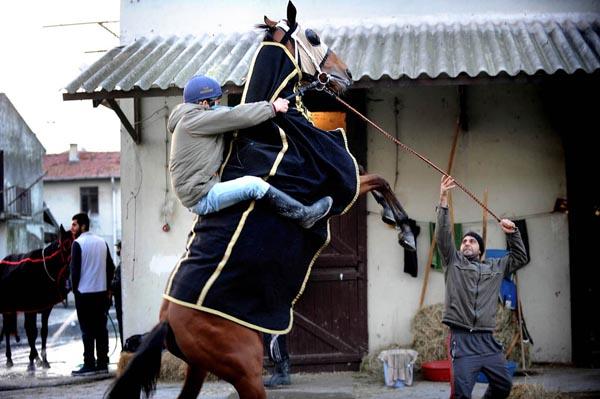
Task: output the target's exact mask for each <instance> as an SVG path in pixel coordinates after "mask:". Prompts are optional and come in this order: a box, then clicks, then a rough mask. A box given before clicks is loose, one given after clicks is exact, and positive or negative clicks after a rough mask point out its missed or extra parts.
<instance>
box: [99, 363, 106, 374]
mask: <svg viewBox="0 0 600 399" xmlns="http://www.w3.org/2000/svg"><path fill="white" fill-rule="evenodd" d="M96 374H108V365H107V364H99V365H98V366H96Z"/></svg>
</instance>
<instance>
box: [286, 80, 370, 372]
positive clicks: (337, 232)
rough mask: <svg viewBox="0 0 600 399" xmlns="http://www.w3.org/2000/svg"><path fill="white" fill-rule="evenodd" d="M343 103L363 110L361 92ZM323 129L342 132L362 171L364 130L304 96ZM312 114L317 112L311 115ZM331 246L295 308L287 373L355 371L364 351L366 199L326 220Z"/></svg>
mask: <svg viewBox="0 0 600 399" xmlns="http://www.w3.org/2000/svg"><path fill="white" fill-rule="evenodd" d="M346 100H347V101H350V103H351V104H352V105H353V106H355V107H357V108H359V109H364V93H363V92H360V91H355V92H352V93H350V94H349V95H348V96H346ZM304 102H305V104H306V105H307V107H308V108H309V109H310V110H311V111H313V112H314V121H315V124H316V125H317V126H319V127H321V128H322V129H325V130H330V129H333V128H335V127H344V128H345V129H346V133H347V137H348V142H349V146H350V149H351V151H352V153H353V155H354V156H355V157H356V158H357V161H358V162H359V163H360V164H362V165H363V166H365V167H366V164H365V161H366V142H367V141H366V128H365V126H364V124H362V123H361V122H360V121H359V120H358V119H357V118H356V117H354V116H353V115H351V114H347V113H346V112H345V111H346V110H344V109H341V108H340V107H339V105H337V103H336V102H334V101H333V100H332V99H330V98H328V97H325V96H318V97H317V96H310V95H309V96H306V97H305V99H304ZM315 111H317V112H315ZM330 223H331V224H330V225H331V242H330V244H329V246H328V247H327V248H326V249H325V250H324V251H323V253H322V254H321V256H320V257H319V258H318V259H317V261H316V262H315V264H314V265H313V269H312V273H311V276H310V278H309V281H308V283H307V285H306V289H305V291H304V294H303V295H302V297H301V298H300V300H299V301H298V303H297V304H296V307H295V314H294V327H293V329H292V331H291V333H290V334H289V336H288V346H289V351H290V355H291V363H292V371H294V372H296V371H337V370H357V369H358V366H359V365H360V361H361V358H362V356H363V355H364V354H365V353H366V352H367V350H368V331H367V258H366V254H367V248H366V245H367V233H366V200H365V198H364V197H360V198H359V199H358V201H357V202H356V203H355V205H354V206H353V207H352V208H351V209H350V211H349V212H348V213H347V214H345V215H343V216H340V217H335V218H333V219H332V220H331V222H330Z"/></svg>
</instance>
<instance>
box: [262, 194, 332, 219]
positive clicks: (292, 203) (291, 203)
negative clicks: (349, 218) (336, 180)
mask: <svg viewBox="0 0 600 399" xmlns="http://www.w3.org/2000/svg"><path fill="white" fill-rule="evenodd" d="M261 200H263V201H265V202H267V203H268V204H269V205H270V206H272V207H273V208H274V209H275V210H276V211H277V213H278V214H280V215H281V216H283V217H286V218H289V219H292V220H295V221H297V222H298V223H299V224H300V225H301V226H302V227H304V228H305V229H309V228H311V227H312V226H313V225H314V224H315V223H316V222H317V221H319V220H320V219H321V218H323V217H324V216H325V215H327V213H329V210H330V209H331V205H332V204H333V199H332V198H331V197H329V196H327V197H323V198H321V199H320V200H318V201H317V202H315V203H314V204H312V205H309V206H304V205H302V203H300V202H299V201H296V200H295V199H293V198H292V197H290V196H289V195H287V194H286V193H284V192H283V191H280V190H278V189H276V188H275V187H273V186H271V187H269V190H267V192H266V193H265V195H264V196H263V197H262V198H261Z"/></svg>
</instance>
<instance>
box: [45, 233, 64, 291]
mask: <svg viewBox="0 0 600 399" xmlns="http://www.w3.org/2000/svg"><path fill="white" fill-rule="evenodd" d="M62 244H63V242H62V240H59V241H58V248H57V249H56V251H58V252H60V262H61V265H67V264H68V263H69V262H70V259H69V257H67V259H66V261H65V254H64V251H65V249H64V248H63V245H62ZM50 245H52V244H49V245H47V246H45V247H44V248H43V249H42V262H43V264H44V271H45V272H46V275H47V276H48V278H49V279H50V281H52V282H53V283H56V278H59V276H60V275H61V274H62V273H61V271H62V269H63V268H64V267H66V266H63V267H61V268H60V269H61V270H59V272H58V273H57V274H56V278H54V277H52V275H51V274H50V272H49V271H48V266H47V264H46V255H45V252H46V249H48V248H49V247H50ZM50 257H52V255H50Z"/></svg>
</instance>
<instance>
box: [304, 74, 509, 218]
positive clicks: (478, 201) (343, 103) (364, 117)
mask: <svg viewBox="0 0 600 399" xmlns="http://www.w3.org/2000/svg"><path fill="white" fill-rule="evenodd" d="M327 80H328V79H327ZM317 82H320V84H321V85H323V87H322V88H320V90H322V91H324V92H325V93H327V94H329V95H330V96H332V97H333V98H335V99H336V100H337V101H338V102H339V103H341V104H342V105H343V106H345V107H346V108H348V109H349V110H350V111H352V112H354V113H355V114H356V115H358V116H359V117H360V118H361V119H362V120H364V121H365V122H367V123H368V124H370V125H371V126H373V127H374V128H375V129H377V131H379V132H380V133H381V134H383V136H384V137H386V138H387V139H388V140H390V141H392V142H393V143H395V144H396V145H398V146H400V148H402V149H403V150H404V151H406V152H408V153H410V154H412V155H414V156H416V157H417V158H419V159H421V160H422V161H423V162H425V163H426V164H427V165H429V166H431V167H432V168H433V169H435V170H437V171H438V172H440V173H441V174H442V175H443V176H450V175H448V174H447V173H446V172H444V171H443V170H442V169H441V168H440V167H439V166H437V165H436V164H434V163H433V162H431V161H430V160H429V159H427V158H426V157H424V156H423V155H421V154H419V153H418V152H417V151H415V150H413V149H412V148H410V147H409V146H407V145H406V144H404V143H402V142H401V141H400V140H398V139H397V138H395V137H394V136H392V135H391V134H389V133H388V132H386V131H385V130H383V129H382V128H381V127H379V125H377V124H376V123H375V122H373V121H371V120H370V119H369V118H367V117H366V116H364V115H363V114H361V113H360V112H359V111H358V110H356V109H355V108H354V107H352V106H351V105H350V104H348V103H347V102H346V101H344V100H342V99H341V98H340V97H339V96H338V95H337V94H335V93H334V92H333V91H331V90H330V89H328V88H327V87H325V85H324V84H323V81H322V79H321V77H319V79H318V80H317ZM313 83H314V82H313ZM308 89H312V87H306V90H308ZM306 90H304V91H306ZM304 91H301V93H302V94H304ZM294 95H297V94H294ZM453 179H454V178H453ZM454 183H455V184H456V186H458V188H460V189H461V190H462V191H463V192H464V193H465V194H467V195H468V196H469V197H471V198H472V199H473V201H475V202H476V203H477V205H479V206H480V207H481V208H483V209H484V210H485V211H486V212H487V213H489V214H490V215H491V216H492V217H493V218H494V219H496V221H498V222H500V218H499V217H498V216H496V214H495V213H494V212H492V211H490V209H489V208H488V207H487V206H485V205H484V204H483V202H481V201H480V200H479V199H478V198H477V197H476V196H475V194H473V193H472V192H471V191H470V190H469V189H467V188H466V187H465V186H464V184H462V183H461V182H460V181H458V180H456V179H454Z"/></svg>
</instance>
